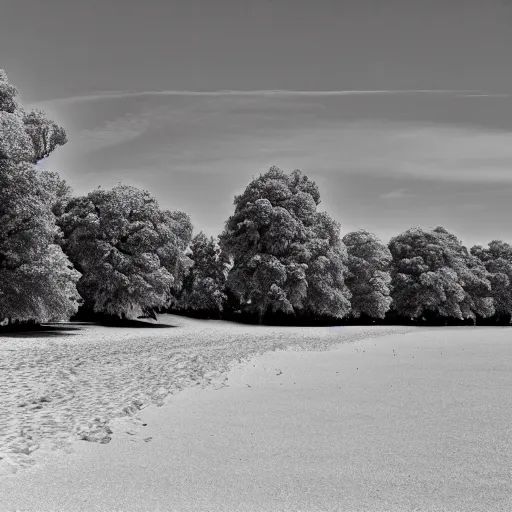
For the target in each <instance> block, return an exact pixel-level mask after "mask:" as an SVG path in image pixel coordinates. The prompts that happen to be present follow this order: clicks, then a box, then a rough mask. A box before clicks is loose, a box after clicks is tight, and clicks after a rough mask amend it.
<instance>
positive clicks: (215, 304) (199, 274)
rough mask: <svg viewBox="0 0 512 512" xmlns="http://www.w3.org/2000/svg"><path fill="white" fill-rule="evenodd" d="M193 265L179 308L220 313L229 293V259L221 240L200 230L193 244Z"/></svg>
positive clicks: (191, 254)
mask: <svg viewBox="0 0 512 512" xmlns="http://www.w3.org/2000/svg"><path fill="white" fill-rule="evenodd" d="M189 250H190V254H189V256H190V258H191V259H192V260H193V266H192V268H191V270H190V272H189V274H188V275H187V277H186V278H185V281H184V285H183V293H182V295H181V297H180V301H179V307H180V308H182V309H184V310H196V311H203V312H212V313H220V312H221V311H222V310H223V306H224V301H225V300H226V295H225V294H224V292H223V289H224V285H225V280H226V273H227V272H226V263H227V262H226V261H225V258H224V257H223V255H222V254H221V250H220V247H219V244H218V243H217V241H216V240H215V239H214V238H213V237H210V238H208V237H207V236H206V235H205V234H204V233H203V232H200V233H198V234H197V235H196V236H195V237H194V238H193V239H192V242H191V243H190V248H189Z"/></svg>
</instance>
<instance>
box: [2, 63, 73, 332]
mask: <svg viewBox="0 0 512 512" xmlns="http://www.w3.org/2000/svg"><path fill="white" fill-rule="evenodd" d="M16 95H17V90H16V88H15V87H13V86H12V85H11V84H10V83H9V82H8V80H7V76H6V75H5V73H4V72H3V71H2V70H0V319H5V318H7V319H8V320H10V321H18V322H26V321H29V320H31V321H36V322H44V321H48V320H55V319H67V318H69V317H70V316H71V315H72V314H73V313H75V312H76V310H77V309H78V303H79V300H80V297H79V295H78V293H77V290H76V282H77V281H78V279H79V277H80V274H79V273H78V272H77V271H76V270H74V269H73V267H72V265H71V264H70V262H69V260H68V259H67V257H66V256H65V255H64V253H63V252H62V250H61V248H60V246H59V245H58V244H57V243H56V241H57V240H58V238H59V230H58V228H57V226H56V222H55V216H54V214H53V211H52V207H53V205H54V204H55V203H56V201H57V193H56V189H55V188H53V187H52V186H51V184H50V182H49V181H48V180H47V179H46V175H43V174H42V173H40V172H38V171H37V170H36V168H35V166H34V165H33V163H35V162H36V161H37V160H38V155H37V154H36V152H35V150H34V142H33V139H32V138H31V135H30V128H29V127H27V125H26V124H25V122H24V120H25V115H26V114H25V111H24V110H23V108H22V107H21V105H20V104H19V103H18V101H17V98H16ZM39 116H40V119H41V122H42V121H43V120H45V119H46V118H44V114H43V113H40V114H39ZM45 122H48V123H51V122H50V121H47V120H46V121H45ZM60 131H61V133H64V130H63V129H60ZM55 147H56V146H55ZM52 149H54V148H52Z"/></svg>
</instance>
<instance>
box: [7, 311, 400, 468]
mask: <svg viewBox="0 0 512 512" xmlns="http://www.w3.org/2000/svg"><path fill="white" fill-rule="evenodd" d="M141 325H143V326H144V327H138V328H134V327H129V328H127V327H122V328H120V327H105V326H98V325H93V324H65V325H59V326H51V327H49V328H48V330H47V331H46V332H29V333H17V334H4V335H0V477H1V476H2V475H11V474H14V473H17V472H18V471H20V470H21V469H23V468H27V467H30V466H32V465H33V464H34V463H35V462H36V458H35V455H36V454H37V455H38V456H39V457H41V456H42V454H45V455H48V456H49V455H53V454H59V453H60V452H70V451H72V450H73V444H74V443H75V441H76V440H78V439H84V440H88V441H91V442H99V443H108V442H110V441H111V440H112V437H113V431H112V421H114V420H115V419H116V418H126V419H127V421H128V422H132V423H134V422H135V425H134V426H136V419H137V416H136V415H137V413H138V412H139V410H142V409H143V408H145V407H146V406H148V405H149V404H153V403H156V404H159V405H162V404H163V403H164V401H165V399H166V397H168V396H169V395H174V394H176V393H178V392H179V391H181V390H182V389H185V388H187V387H190V386H195V385H201V386H213V387H214V388H218V387H221V386H223V385H224V381H225V378H226V373H227V371H228V370H229V368H230V366H231V364H232V363H233V362H236V361H239V360H242V359H244V358H247V357H250V356H251V355H254V354H256V353H262V352H265V351H268V350H276V349H283V348H286V347H289V346H292V345H298V346H299V347H300V348H313V349H315V350H326V349H328V348H330V347H332V346H333V345H334V344H336V343H338V342H339V341H352V340H355V339H360V338H364V337H368V336H379V335H382V334H385V333H386V332H394V331H396V332H399V331H400V329H401V328H385V329H383V328H380V327H373V328H372V327H369V328H364V329H361V328H333V329H329V328H325V329H312V328H309V329H297V328H272V327H255V326H245V325H237V324H230V323H226V322H220V321H210V322H209V321H200V320H193V319H188V318H184V317H177V316H172V315H162V316H161V317H160V318H159V323H157V324H154V323H147V324H144V323H143V324H141ZM401 330H402V331H404V329H401ZM405 330H407V329H405Z"/></svg>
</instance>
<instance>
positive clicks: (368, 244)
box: [342, 230, 392, 318]
mask: <svg viewBox="0 0 512 512" xmlns="http://www.w3.org/2000/svg"><path fill="white" fill-rule="evenodd" d="M342 240H343V243H344V244H345V245H346V247H347V251H348V275H347V277H346V279H345V282H346V283H347V286H348V288H349V290H350V292H351V294H352V299H351V304H352V311H351V314H352V315H353V316H354V317H355V318H358V317H359V316H361V314H365V315H368V316H369V317H373V318H384V317H385V315H386V312H387V311H388V310H389V308H390V306H391V296H390V294H391V274H390V269H391V261H392V256H391V252H390V251H389V249H388V248H387V247H386V246H385V245H384V244H382V243H380V241H379V239H378V238H377V237H376V236H375V235H373V234H372V233H369V232H368V231H364V230H359V231H353V232H351V233H348V234H347V235H345V236H344V237H343V239H342Z"/></svg>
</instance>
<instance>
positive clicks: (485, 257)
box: [0, 70, 512, 325]
mask: <svg viewBox="0 0 512 512" xmlns="http://www.w3.org/2000/svg"><path fill="white" fill-rule="evenodd" d="M66 141H67V138H66V133H65V131H64V129H63V128H62V127H60V126H58V125H57V124H56V123H55V122H53V121H51V120H49V119H47V118H46V116H45V114H44V113H43V112H40V111H26V110H25V109H24V108H23V107H22V106H21V105H20V103H19V102H18V99H17V90H16V88H15V87H13V86H12V85H11V84H10V83H9V82H8V80H7V77H6V75H5V73H4V72H3V71H1V70H0V323H1V324H2V325H5V324H6V323H16V322H27V321H32V322H38V323H40V322H47V321H51V320H60V319H68V318H70V317H72V316H73V315H75V314H76V313H77V311H78V310H79V307H80V311H81V312H89V313H90V314H93V315H98V314H100V315H110V316H113V317H120V318H136V317H140V316H153V317H155V313H156V312H161V311H174V312H178V313H182V314H191V315H195V316H200V317H203V318H234V319H238V320H242V321H253V322H259V323H263V322H275V321H279V322H281V321H283V322H288V323H296V324H300V323H302V322H319V321H327V322H359V323H368V322H371V323H373V322H392V323H395V322H413V323H432V322H434V323H441V324H442V323H447V322H448V323H453V322H459V323H464V322H468V323H473V324H474V323H476V322H488V323H501V324H509V323H510V322H511V316H512V246H510V245H509V244H507V243H505V242H502V241H498V240H494V241H492V242H490V243H489V245H488V247H487V248H484V247H481V246H475V247H472V248H471V250H468V249H467V248H466V247H464V245H463V244H462V243H461V242H460V241H459V240H458V239H457V237H456V236H455V235H453V234H451V233H449V232H448V231H447V230H445V229H444V228H442V227H436V228H434V229H432V230H423V229H420V228H414V229H409V230H407V231H405V232H404V233H401V234H399V235H397V236H396V237H394V238H392V239H391V240H390V242H389V243H388V244H387V245H386V244H383V243H382V242H381V241H380V240H379V239H378V238H377V237H376V236H375V235H374V234H372V233H369V232H367V231H364V230H359V231H354V232H351V233H348V234H345V235H344V236H343V237H342V236H341V233H340V225H339V224H338V223H337V222H336V221H335V220H333V219H332V218H331V217H330V216H329V215H328V214H327V213H326V212H322V211H318V206H319V204H320V191H319V189H318V187H317V185H316V183H315V182H313V181H311V180H310V179H309V178H308V177H307V176H305V175H304V174H302V173H301V172H300V171H299V170H295V171H293V172H292V173H290V174H286V173H285V172H283V171H282V170H280V169H279V168H277V167H271V168H270V170H269V171H267V172H266V173H263V174H261V175H259V176H258V177H255V178H253V179H252V181H251V182H250V183H249V184H248V186H247V187H246V189H245V190H244V192H243V193H242V194H240V195H238V196H236V197H235V199H234V212H233V214H232V215H231V216H230V217H229V219H228V220H227V221H226V224H225V228H224V230H223V232H222V233H221V234H220V235H219V237H217V238H213V237H208V236H206V235H205V234H204V233H202V232H200V233H198V234H196V235H195V236H193V226H192V223H191V220H190V218H189V216H188V215H187V214H185V213H183V212H179V211H169V210H163V209H161V208H160V206H159V205H158V203H157V201H156V200H155V198H153V197H152V196H151V195H150V194H149V192H147V191H144V190H139V189H137V188H134V187H130V186H126V185H122V184H119V185H118V186H116V187H114V188H113V189H111V190H101V189H97V190H94V191H91V192H90V193H88V194H87V195H84V196H80V197H75V196H73V194H72V190H71V189H70V187H69V186H68V185H67V184H66V183H65V182H64V181H63V180H62V179H61V178H60V177H59V176H58V175H57V174H56V173H53V172H49V171H41V170H39V169H38V168H37V167H36V164H37V162H39V161H40V160H41V159H43V158H46V157H48V156H49V155H50V154H51V153H52V152H53V151H54V150H55V149H57V148H58V147H59V146H62V145H64V144H65V143H66Z"/></svg>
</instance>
